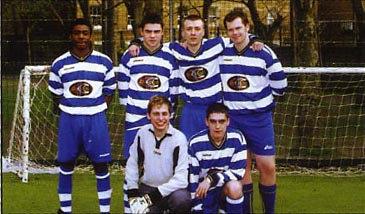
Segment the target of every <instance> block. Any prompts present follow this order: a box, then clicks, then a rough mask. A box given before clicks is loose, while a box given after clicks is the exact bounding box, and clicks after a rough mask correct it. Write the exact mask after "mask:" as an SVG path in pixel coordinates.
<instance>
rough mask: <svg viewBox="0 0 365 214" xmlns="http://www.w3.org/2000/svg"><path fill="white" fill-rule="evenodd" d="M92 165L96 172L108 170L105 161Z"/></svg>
mask: <svg viewBox="0 0 365 214" xmlns="http://www.w3.org/2000/svg"><path fill="white" fill-rule="evenodd" d="M93 167H94V171H95V173H96V174H100V173H104V172H108V164H107V163H93Z"/></svg>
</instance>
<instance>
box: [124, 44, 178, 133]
mask: <svg viewBox="0 0 365 214" xmlns="http://www.w3.org/2000/svg"><path fill="white" fill-rule="evenodd" d="M177 69H178V66H177V63H176V60H175V58H174V56H173V55H172V53H171V51H170V49H169V48H168V47H166V46H161V48H160V49H158V50H156V51H155V52H153V53H150V52H148V51H147V50H146V49H145V48H143V46H142V47H141V49H140V53H139V55H138V56H136V57H132V56H131V55H130V54H129V53H128V52H126V53H125V54H124V55H123V57H122V59H121V63H120V65H119V70H118V90H119V101H120V104H122V105H126V120H125V127H126V129H127V130H132V129H138V128H140V127H141V126H143V125H146V124H148V123H149V120H148V119H147V116H146V115H147V105H148V102H149V100H150V98H151V97H152V96H154V95H162V96H165V97H167V98H169V99H170V101H171V102H172V103H175V102H176V99H177V98H176V94H177V93H178V87H177V85H178V81H179V80H178V79H177V78H176V75H178V70H177Z"/></svg>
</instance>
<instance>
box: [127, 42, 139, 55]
mask: <svg viewBox="0 0 365 214" xmlns="http://www.w3.org/2000/svg"><path fill="white" fill-rule="evenodd" d="M139 49H140V48H139V46H138V45H134V44H132V45H131V46H129V48H128V53H129V54H130V55H131V56H132V57H135V56H138V55H139Z"/></svg>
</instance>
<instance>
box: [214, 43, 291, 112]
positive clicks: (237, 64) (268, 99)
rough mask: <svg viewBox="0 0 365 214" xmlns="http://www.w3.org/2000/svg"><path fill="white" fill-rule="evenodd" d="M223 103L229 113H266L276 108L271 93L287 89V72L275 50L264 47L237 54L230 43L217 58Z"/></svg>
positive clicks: (277, 93) (248, 49) (281, 93)
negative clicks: (218, 58) (218, 59)
mask: <svg viewBox="0 0 365 214" xmlns="http://www.w3.org/2000/svg"><path fill="white" fill-rule="evenodd" d="M220 71H221V78H222V84H223V99H224V104H225V105H226V106H227V107H228V108H229V109H230V113H231V114H250V113H259V112H268V111H270V110H272V109H273V108H274V107H275V103H274V98H273V95H277V96H282V95H284V93H285V91H286V89H287V80H286V75H285V73H284V71H283V68H282V65H281V63H280V61H279V60H278V58H277V56H276V55H275V53H274V52H273V51H272V50H271V49H270V48H269V47H268V46H266V45H265V46H264V48H263V50H261V51H257V52H254V51H253V50H252V49H250V48H246V49H245V50H243V51H242V53H238V52H237V50H236V49H235V47H234V44H229V45H228V46H227V47H226V48H225V50H224V51H223V54H222V56H221V58H220Z"/></svg>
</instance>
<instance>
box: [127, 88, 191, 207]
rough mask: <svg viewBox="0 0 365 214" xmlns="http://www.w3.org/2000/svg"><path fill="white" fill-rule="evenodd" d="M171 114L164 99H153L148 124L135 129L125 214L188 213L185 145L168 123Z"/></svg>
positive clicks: (184, 141) (166, 100)
mask: <svg viewBox="0 0 365 214" xmlns="http://www.w3.org/2000/svg"><path fill="white" fill-rule="evenodd" d="M171 113H172V107H171V104H170V102H169V100H168V99H167V98H165V97H163V96H159V95H157V96H153V97H152V98H151V100H150V101H149V103H148V107H147V118H148V119H149V120H150V121H151V124H147V125H144V126H143V127H141V128H140V129H139V130H138V132H137V135H136V138H135V140H134V142H133V144H132V146H131V149H130V157H129V158H128V161H127V165H126V172H125V186H124V189H125V190H126V191H125V192H126V193H127V197H128V201H129V204H127V206H125V213H129V212H132V213H146V212H147V211H149V212H150V213H163V211H164V210H169V211H170V212H171V213H189V212H190V209H191V198H190V194H189V192H188V190H187V189H186V188H187V185H188V179H187V178H188V149H187V147H188V142H187V140H186V138H185V136H184V134H183V133H182V132H180V131H179V130H177V129H175V128H174V127H173V126H172V125H171V124H170V116H171ZM128 205H130V208H131V210H130V209H129V206H128Z"/></svg>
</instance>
